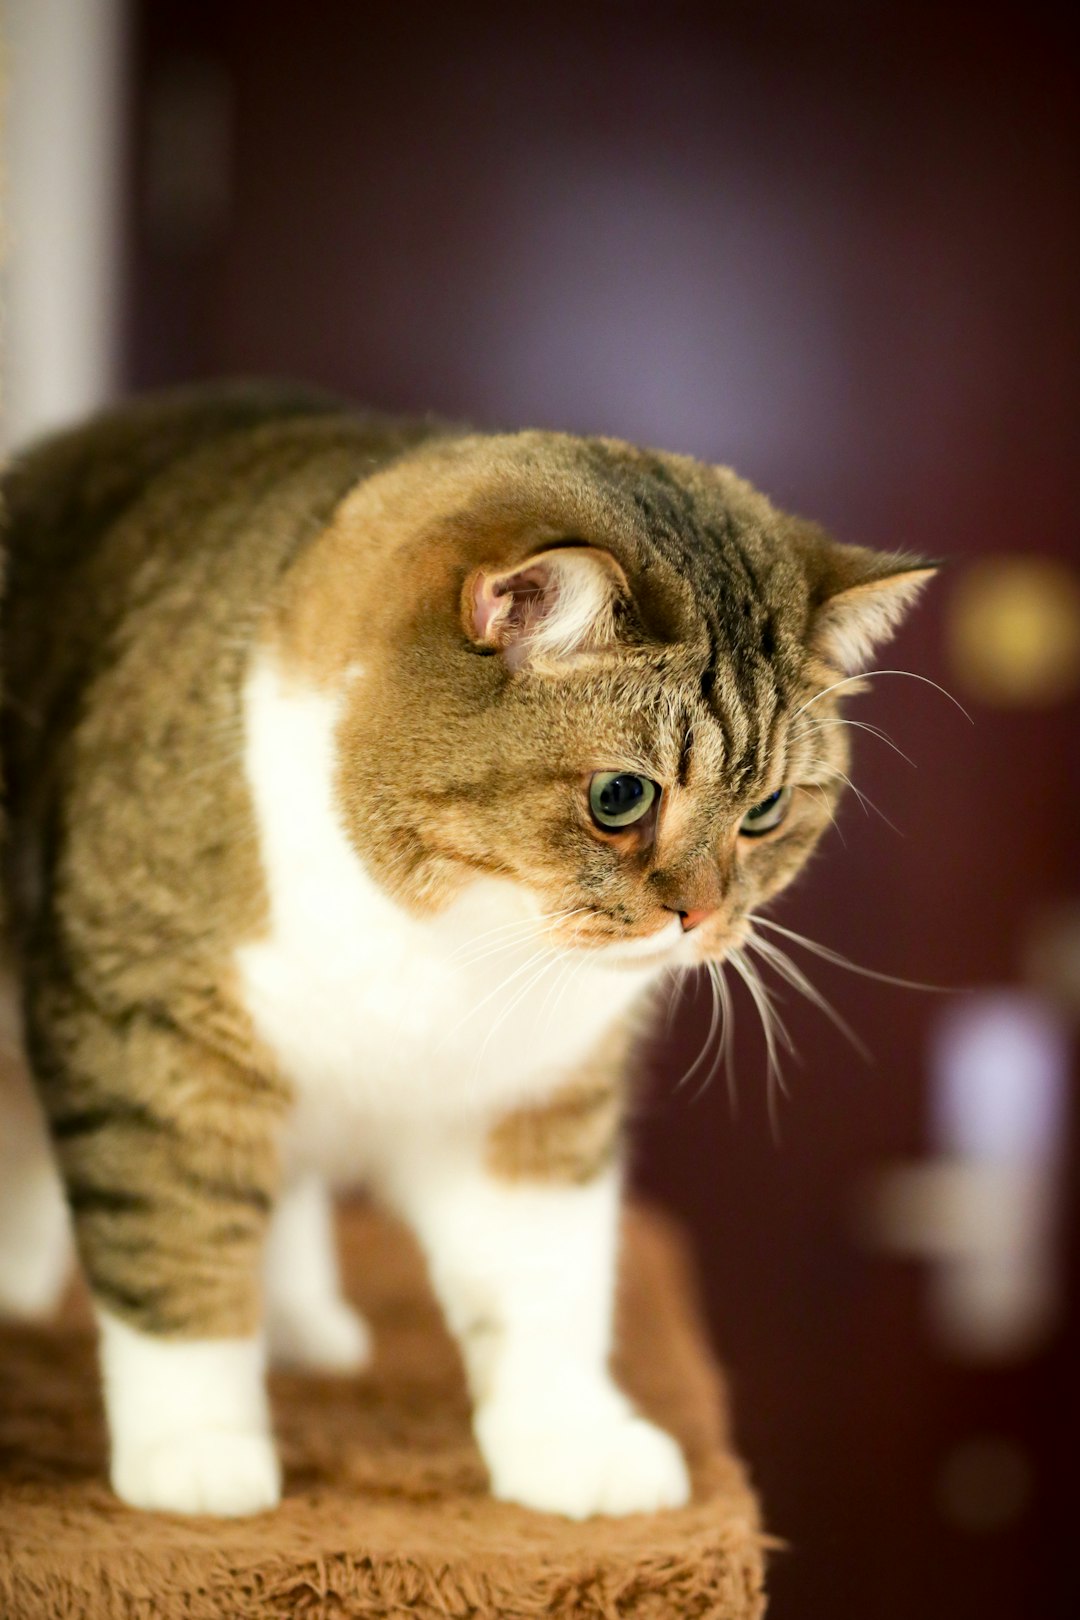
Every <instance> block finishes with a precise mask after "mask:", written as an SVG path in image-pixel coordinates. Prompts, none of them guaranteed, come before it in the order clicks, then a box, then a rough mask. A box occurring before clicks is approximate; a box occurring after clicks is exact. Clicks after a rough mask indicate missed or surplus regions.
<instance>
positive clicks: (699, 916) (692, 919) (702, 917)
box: [679, 906, 716, 934]
mask: <svg viewBox="0 0 1080 1620" xmlns="http://www.w3.org/2000/svg"><path fill="white" fill-rule="evenodd" d="M715 915H716V908H715V907H714V906H700V907H699V908H698V909H697V910H696V911H680V912H679V917H680V919H681V921H682V926H683V933H684V934H688V933H689V932H690V930H691V928H696V927H697V925H698V923H703V922H708V920H709V918H710V917H715Z"/></svg>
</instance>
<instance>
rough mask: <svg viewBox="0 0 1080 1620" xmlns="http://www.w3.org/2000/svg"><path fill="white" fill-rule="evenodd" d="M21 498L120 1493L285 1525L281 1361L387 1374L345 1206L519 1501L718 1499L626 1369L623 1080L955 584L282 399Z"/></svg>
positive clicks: (29, 651)
mask: <svg viewBox="0 0 1080 1620" xmlns="http://www.w3.org/2000/svg"><path fill="white" fill-rule="evenodd" d="M4 502H5V505H6V509H7V514H8V516H7V550H8V577H7V586H6V600H5V609H4V619H5V631H4V638H3V639H4V646H3V665H4V668H3V693H4V705H5V707H4V712H3V757H4V762H5V775H6V797H7V839H8V848H7V880H6V909H7V913H8V926H9V932H10V935H11V946H10V951H11V961H12V963H13V967H12V975H13V980H14V982H17V985H18V990H17V993H16V997H17V1004H18V1006H19V1008H20V1021H21V1025H22V1029H23V1037H22V1038H23V1039H24V1041H25V1049H26V1052H27V1054H28V1066H29V1070H30V1072H32V1074H33V1080H34V1086H35V1089H36V1094H37V1096H38V1097H39V1098H40V1100H41V1104H42V1105H43V1109H44V1115H45V1117H46V1118H47V1121H48V1130H49V1135H50V1137H51V1142H52V1149H53V1150H54V1152H55V1157H56V1160H57V1161H58V1163H59V1167H60V1171H61V1177H62V1183H63V1189H64V1195H65V1198H66V1204H67V1207H68V1209H69V1210H70V1215H71V1220H72V1224H73V1227H74V1234H75V1240H76V1244H77V1248H78V1253H79V1255H80V1258H81V1261H82V1264H83V1267H84V1268H85V1271H86V1275H87V1277H88V1279H89V1283H90V1287H91V1290H92V1294H93V1300H94V1305H95V1310H96V1315H97V1321H98V1325H99V1329H100V1348H101V1363H102V1375H103V1385H104V1396H105V1404H106V1411H107V1417H108V1425H109V1433H110V1438H111V1459H112V1461H111V1470H112V1482H113V1485H114V1488H115V1489H116V1491H117V1492H118V1494H119V1495H120V1496H121V1497H122V1498H123V1499H124V1500H125V1501H127V1502H129V1503H132V1504H134V1505H136V1506H138V1507H143V1508H156V1509H168V1510H171V1511H175V1512H187V1513H195V1512H208V1513H216V1514H246V1513H254V1512H257V1511H259V1510H261V1509H265V1508H269V1507H271V1506H272V1505H273V1504H274V1503H275V1502H276V1501H277V1499H278V1496H279V1492H280V1472H279V1466H278V1461H277V1457H276V1453H275V1448H274V1442H273V1438H272V1435H271V1427H270V1419H269V1414H268V1409H267V1401H266V1395H265V1389H264V1367H265V1359H266V1356H267V1354H269V1355H270V1356H274V1357H283V1358H285V1359H287V1360H289V1361H292V1362H294V1363H303V1364H306V1365H309V1366H312V1367H317V1368H322V1369H331V1370H334V1371H339V1372H349V1371H352V1370H354V1369H356V1368H359V1367H361V1366H362V1365H363V1363H364V1361H365V1358H366V1357H367V1356H368V1353H369V1340H368V1330H367V1328H366V1326H365V1324H364V1322H363V1321H362V1320H361V1319H360V1317H359V1316H358V1315H357V1313H356V1312H355V1311H354V1310H353V1309H352V1307H351V1306H350V1305H349V1304H348V1303H347V1302H346V1300H345V1299H344V1298H343V1297H342V1294H341V1290H340V1286H339V1278H338V1273H337V1268H336V1263H335V1256H334V1253H333V1248H332V1242H331V1220H330V1206H329V1201H328V1200H329V1191H328V1189H329V1188H332V1187H339V1186H352V1185H354V1184H357V1183H364V1184H366V1185H369V1186H370V1187H371V1188H372V1189H374V1191H375V1192H376V1193H377V1195H378V1196H379V1197H381V1198H382V1199H383V1200H384V1201H385V1202H386V1203H387V1204H388V1205H389V1206H391V1207H392V1208H393V1209H395V1210H396V1211H398V1212H399V1213H400V1214H401V1215H402V1216H403V1217H404V1219H405V1220H406V1221H407V1222H408V1223H409V1224H410V1225H411V1227H412V1228H413V1230H414V1231H415V1233H416V1234H417V1237H418V1239H419V1241H420V1244H421V1245H422V1247H423V1250H424V1252H425V1254H426V1257H427V1260H428V1264H429V1267H430V1272H431V1277H432V1279H433V1283H434V1286H435V1289H436V1291H437V1293H438V1296H439V1299H440V1301H441V1303H442V1306H443V1309H444V1311H445V1314H446V1317H447V1320H448V1322H449V1325H450V1327H451V1328H452V1330H453V1332H454V1333H455V1335H456V1336H457V1339H458V1341H459V1343H460V1346H461V1350H462V1353H463V1356H464V1360H465V1363H466V1367H467V1371H468V1377H469V1382H470V1387H471V1392H472V1399H473V1403H474V1413H475V1417H474V1426H475V1433H476V1438H477V1441H478V1444H479V1447H480V1450H481V1452H482V1454H483V1457H484V1459H485V1461H486V1464H487V1467H488V1470H489V1472H490V1477H491V1484H492V1488H493V1490H494V1491H495V1492H496V1493H497V1494H498V1495H499V1496H501V1497H504V1498H509V1499H512V1500H514V1501H517V1502H521V1503H525V1504H527V1505H529V1506H532V1507H534V1508H538V1509H546V1510H550V1511H553V1512H556V1513H562V1514H567V1515H570V1516H572V1517H584V1516H587V1515H590V1514H596V1513H608V1514H621V1513H628V1512H632V1511H636V1510H648V1509H656V1508H662V1507H665V1506H671V1505H674V1504H678V1503H680V1502H682V1501H684V1500H685V1499H686V1497H687V1494H688V1490H689V1484H688V1478H687V1471H686V1466H685V1464H684V1461H683V1458H682V1456H681V1454H680V1451H679V1449H678V1447H677V1446H676V1444H675V1442H674V1441H673V1440H672V1439H671V1438H670V1437H669V1436H668V1435H666V1434H664V1433H663V1432H661V1431H660V1430H659V1429H657V1428H656V1427H655V1426H653V1425H652V1424H650V1423H649V1422H647V1421H646V1420H645V1419H644V1418H643V1417H642V1416H640V1415H639V1414H638V1413H637V1412H636V1411H635V1409H634V1407H633V1406H632V1405H631V1403H630V1402H629V1401H628V1400H627V1398H626V1397H625V1396H624V1395H623V1394H622V1393H621V1392H620V1390H619V1389H618V1388H617V1387H616V1385H615V1383H614V1382H613V1380H612V1376H611V1374H610V1372H609V1369H608V1358H609V1352H610V1349H611V1332H612V1328H611V1318H612V1293H613V1284H614V1277H615V1267H616V1247H617V1224H618V1202H619V1182H620V1157H621V1154H620V1133H621V1130H622V1125H623V1120H624V1117H625V1115H626V1111H627V1095H628V1080H627V1073H628V1063H629V1057H630V1053H631V1049H632V1046H633V1043H634V1039H635V1036H636V1034H637V1032H638V1030H639V1029H640V1027H641V1025H642V1023H643V1019H644V1017H645V1015H647V1013H648V1011H649V1008H650V1005H651V1004H652V1002H653V1001H654V1000H655V999H656V997H655V991H656V987H657V986H658V985H659V984H660V982H661V980H662V978H663V975H664V971H665V970H666V969H670V968H673V967H686V968H692V967H694V966H695V965H696V964H700V963H717V962H720V961H721V960H722V959H723V958H724V957H725V955H726V954H727V953H729V952H731V951H733V950H737V949H738V948H739V946H740V945H741V944H742V943H744V942H745V941H746V940H747V938H748V935H749V930H750V926H751V918H752V916H753V913H754V911H755V908H756V907H759V906H761V905H762V904H763V903H764V902H765V901H768V900H770V899H771V898H772V897H773V896H774V895H776V894H777V893H778V891H779V890H780V889H782V888H783V887H784V886H785V885H786V884H787V883H789V882H790V881H791V879H792V878H793V877H794V876H795V875H796V873H797V872H799V871H800V870H801V868H802V867H803V865H804V863H805V862H806V859H807V857H808V855H809V854H810V852H811V850H812V849H813V847H814V845H815V844H816V843H817V841H818V839H819V837H820V836H821V833H822V831H823V829H824V828H825V827H826V826H827V825H828V822H829V820H830V817H831V815H832V812H833V809H834V806H835V803H836V800H837V798H838V795H839V793H840V790H841V786H842V783H843V781H844V769H845V764H846V754H845V741H844V738H845V728H844V727H842V726H840V725H837V724H834V723H832V722H833V721H834V720H835V717H836V706H837V702H838V700H839V698H840V697H842V696H843V695H844V693H845V692H846V691H850V690H851V683H850V681H849V679H848V677H850V676H851V675H852V674H853V673H854V672H855V671H857V670H858V669H859V668H861V667H863V666H864V665H865V662H866V660H867V659H868V657H869V655H870V653H871V650H872V648H873V646H874V644H875V643H877V642H879V641H881V640H883V639H884V638H886V637H887V636H888V635H889V634H890V633H891V631H892V630H893V628H894V626H895V625H896V623H897V622H898V620H899V619H900V617H901V615H902V614H903V612H904V610H905V609H906V608H907V606H908V604H909V603H910V602H911V601H912V599H913V598H914V596H915V595H916V594H917V592H918V590H919V588H920V587H921V586H922V584H923V583H924V582H925V580H926V579H927V577H928V575H929V573H930V571H931V570H929V569H928V568H927V567H925V566H923V565H922V564H920V563H918V562H917V561H915V560H914V559H912V558H909V557H903V556H885V555H879V554H875V553H873V552H870V551H866V550H862V549H860V548H856V547H851V546H843V545H839V544H837V543H835V542H833V541H832V540H830V539H828V538H827V537H826V535H824V534H823V533H822V532H821V531H820V530H819V529H818V528H816V527H814V526H812V525H810V524H808V523H805V522H802V521H800V520H798V519H795V518H792V517H790V516H787V515H785V514H783V513H781V512H779V511H777V510H776V509H775V508H774V507H773V506H771V505H770V504H769V502H768V501H767V500H765V499H764V498H763V497H762V496H761V495H759V494H757V493H756V492H755V491H754V490H753V489H751V488H750V486H749V485H747V484H746V483H744V482H743V481H742V480H741V479H739V478H737V477H736V476H735V475H734V474H732V473H731V472H730V471H728V470H726V469H724V468H718V467H711V466H705V465H702V464H699V463H697V462H695V461H692V460H689V459H687V458H684V457H680V456H674V455H667V454H658V453H656V452H653V451H646V450H639V449H634V448H632V447H631V446H629V445H627V444H623V443H619V442H616V441H614V440H609V439H580V438H573V437H569V436H566V435H562V434H555V433H540V432H527V433H519V434H511V435H505V436H490V435H482V434H474V433H469V432H464V431H459V430H456V429H452V428H447V427H444V426H440V425H437V424H432V423H430V422H422V423H417V422H396V421H388V420H384V419H376V418H372V417H368V416H360V415H355V414H352V413H351V412H350V411H349V410H347V409H346V408H344V407H343V406H341V405H340V404H338V403H337V402H335V401H331V400H328V399H325V398H323V397H322V396H310V395H306V394H304V393H302V392H299V391H289V390H287V389H283V388H269V387H267V388H262V387H236V388H218V389H213V390H206V391H194V392H188V393H184V394H181V395H173V396H169V397H165V398H161V399H154V400H149V401H146V402H142V403H137V404H135V405H132V406H129V407H127V408H124V409H122V410H120V411H118V412H115V413H113V414H110V415H106V416H104V417H102V418H100V419H98V420H95V421H93V422H91V423H90V424H89V425H88V426H86V427H84V428H82V429H80V430H78V431H75V432H71V433H68V434H66V435H63V436H61V437H58V438H55V439H53V440H51V441H48V442H46V443H44V444H42V445H41V446H39V447H36V448H33V449H31V450H30V451H29V452H27V453H26V454H25V455H23V456H22V457H21V458H20V459H18V460H16V462H15V463H14V465H13V466H12V467H11V468H10V469H9V472H8V474H7V476H6V479H5V491H4ZM7 1067H8V1069H9V1070H10V1068H11V1065H10V1063H9V1064H8V1066H7ZM6 1084H7V1087H8V1089H11V1088H12V1087H15V1088H16V1089H17V1087H18V1081H17V1077H13V1075H12V1074H11V1073H9V1074H8V1078H7V1082H6ZM35 1106H36V1105H35ZM35 1118H36V1116H35V1114H34V1112H33V1111H32V1110H31V1107H30V1104H29V1100H28V1093H27V1094H22V1095H20V1096H17V1097H13V1098H12V1099H11V1100H10V1101H9V1102H8V1103H7V1104H5V1109H4V1113H3V1116H2V1119H3V1131H0V1134H3V1133H4V1132H6V1134H7V1142H8V1147H7V1159H6V1161H5V1163H4V1166H3V1176H4V1181H3V1186H2V1188H0V1220H2V1221H4V1222H5V1223H6V1228H5V1230H4V1231H0V1298H2V1299H6V1300H7V1302H8V1303H9V1304H11V1305H15V1306H20V1305H21V1306H23V1307H26V1308H40V1307H43V1306H44V1305H45V1304H47V1302H48V1299H49V1297H50V1296H51V1295H52V1294H53V1293H55V1291H56V1288H57V1286H58V1285H59V1282H60V1280H61V1278H62V1276H63V1260H64V1254H63V1245H64V1242H65V1230H66V1225H65V1220H64V1219H63V1215H62V1205H61V1201H60V1196H59V1193H58V1192H57V1190H56V1184H55V1181H54V1179H53V1174H54V1173H53V1171H52V1168H51V1165H52V1157H51V1154H50V1153H49V1152H47V1150H46V1146H45V1136H44V1133H43V1132H41V1133H40V1140H38V1139H37V1138H36V1137H35V1136H34V1130H35V1128H36V1126H35ZM16 1119H20V1120H22V1122H23V1124H22V1126H21V1127H20V1134H19V1136H18V1139H17V1140H15V1139H14V1138H13V1129H14V1127H13V1121H14V1120H16Z"/></svg>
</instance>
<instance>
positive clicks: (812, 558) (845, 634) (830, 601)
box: [804, 525, 937, 675]
mask: <svg viewBox="0 0 1080 1620" xmlns="http://www.w3.org/2000/svg"><path fill="white" fill-rule="evenodd" d="M804 533H805V540H804V557H805V558H806V560H807V564H808V566H807V573H808V578H809V581H810V588H811V610H812V616H811V625H810V637H809V639H810V645H811V646H812V647H813V649H814V651H815V652H817V653H818V654H819V656H820V657H822V658H823V659H824V660H825V662H826V663H827V664H830V665H832V667H833V668H835V669H838V670H842V671H844V672H845V673H846V674H849V675H854V674H857V673H858V672H859V671H860V670H863V669H865V668H866V667H867V665H868V664H869V663H870V661H871V658H872V656H873V653H874V650H875V648H877V647H879V646H880V645H881V644H882V643H883V642H886V641H889V640H890V639H891V638H892V636H893V635H894V634H895V632H896V630H897V628H898V627H899V625H900V622H901V620H902V619H903V618H904V617H905V615H906V614H907V612H908V609H909V608H910V607H911V606H912V605H913V604H914V602H915V600H916V598H917V597H918V596H919V595H920V593H921V592H922V590H923V588H924V586H925V585H927V584H928V583H929V581H930V580H931V579H932V578H933V577H934V575H935V573H936V572H937V566H936V564H934V563H929V562H924V561H923V560H922V559H921V558H919V557H910V556H904V555H900V554H890V553H886V552H878V551H868V550H867V549H866V548H865V547H863V546H847V545H841V544H840V543H839V542H837V541H835V540H830V539H828V538H827V537H826V536H824V535H823V534H822V533H821V531H820V530H818V529H816V528H814V527H812V526H809V525H808V526H807V527H806V529H805V531H804Z"/></svg>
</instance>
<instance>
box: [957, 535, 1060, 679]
mask: <svg viewBox="0 0 1080 1620" xmlns="http://www.w3.org/2000/svg"><path fill="white" fill-rule="evenodd" d="M948 635H949V647H950V655H951V658H952V662H953V667H954V670H955V673H956V675H957V677H958V678H959V679H960V680H961V681H962V682H963V684H964V685H965V686H966V687H967V689H968V691H969V692H970V693H971V694H972V696H974V697H976V698H978V699H979V700H980V701H981V702H983V703H991V704H997V705H1001V706H1004V707H1009V708H1013V707H1024V706H1030V705H1034V706H1038V705H1041V704H1046V703H1054V702H1057V701H1059V700H1060V699H1062V698H1065V697H1069V696H1071V695H1072V694H1073V693H1074V692H1075V691H1076V690H1077V688H1078V687H1080V580H1078V578H1077V574H1076V571H1075V569H1073V568H1071V567H1069V566H1068V565H1067V564H1065V563H1063V562H1059V561H1057V560H1056V559H1055V558H1052V557H989V558H986V559H985V560H984V561H983V562H981V563H977V564H976V565H975V567H973V568H971V569H969V570H968V571H967V572H966V573H965V574H963V575H962V576H961V577H960V579H959V580H958V581H957V584H956V586H955V588H954V591H953V595H952V600H951V605H950V619H949V624H948Z"/></svg>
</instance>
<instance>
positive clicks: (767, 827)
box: [739, 787, 791, 838]
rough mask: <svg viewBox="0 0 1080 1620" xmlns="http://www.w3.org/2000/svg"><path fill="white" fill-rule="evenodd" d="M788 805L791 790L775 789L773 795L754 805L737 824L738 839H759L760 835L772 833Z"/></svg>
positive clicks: (782, 817)
mask: <svg viewBox="0 0 1080 1620" xmlns="http://www.w3.org/2000/svg"><path fill="white" fill-rule="evenodd" d="M790 804H791V789H790V788H789V787H785V788H777V790H776V792H775V793H770V794H769V797H768V798H767V799H762V801H761V803H760V804H755V806H754V808H753V809H752V810H748V811H747V812H746V814H745V816H743V818H742V820H741V821H740V822H739V837H740V838H760V837H761V835H762V833H767V832H772V830H773V828H774V827H779V825H780V823H781V822H782V821H783V819H784V817H785V816H786V815H787V813H788V807H789V805H790Z"/></svg>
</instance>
